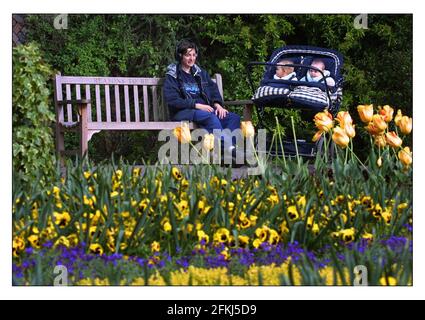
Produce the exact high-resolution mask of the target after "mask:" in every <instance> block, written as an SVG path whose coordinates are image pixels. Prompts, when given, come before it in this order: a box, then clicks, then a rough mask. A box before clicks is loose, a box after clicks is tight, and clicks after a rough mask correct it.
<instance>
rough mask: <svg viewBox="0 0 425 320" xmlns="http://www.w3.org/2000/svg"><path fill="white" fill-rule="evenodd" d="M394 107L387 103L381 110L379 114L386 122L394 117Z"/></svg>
mask: <svg viewBox="0 0 425 320" xmlns="http://www.w3.org/2000/svg"><path fill="white" fill-rule="evenodd" d="M393 113H394V109H393V108H391V107H390V106H389V105H385V106H383V107H382V108H380V110H379V114H380V115H381V117H382V119H384V121H385V122H390V121H391V120H392V119H393Z"/></svg>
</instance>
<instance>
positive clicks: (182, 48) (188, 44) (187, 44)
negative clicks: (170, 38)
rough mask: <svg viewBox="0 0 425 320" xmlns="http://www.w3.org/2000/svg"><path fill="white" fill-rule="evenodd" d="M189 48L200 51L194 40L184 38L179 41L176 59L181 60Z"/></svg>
mask: <svg viewBox="0 0 425 320" xmlns="http://www.w3.org/2000/svg"><path fill="white" fill-rule="evenodd" d="M189 49H194V50H195V52H196V53H198V47H197V46H196V44H195V43H194V42H193V41H192V40H189V39H183V40H181V41H179V43H178V44H177V46H176V60H177V61H181V59H182V57H183V55H184V54H186V52H187V50H189Z"/></svg>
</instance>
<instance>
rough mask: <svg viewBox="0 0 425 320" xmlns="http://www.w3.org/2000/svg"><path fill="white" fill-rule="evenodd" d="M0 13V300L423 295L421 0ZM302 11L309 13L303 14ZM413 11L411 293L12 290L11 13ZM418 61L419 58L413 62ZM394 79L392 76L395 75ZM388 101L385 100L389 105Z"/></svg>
mask: <svg viewBox="0 0 425 320" xmlns="http://www.w3.org/2000/svg"><path fill="white" fill-rule="evenodd" d="M0 6H1V10H0V30H2V32H1V33H0V37H1V46H0V52H1V59H0V70H1V71H2V72H1V75H0V76H1V78H2V79H1V81H0V84H1V86H0V99H1V104H0V105H1V109H2V114H1V121H2V123H1V126H0V128H1V137H2V141H3V143H5V148H4V149H5V150H6V153H5V154H3V155H2V156H1V163H0V170H1V173H0V176H1V177H2V178H3V183H2V184H1V186H0V188H1V190H0V195H1V201H0V203H1V210H0V213H1V216H2V217H1V218H0V219H1V220H0V228H1V231H0V237H1V240H0V246H1V255H0V261H1V263H0V290H1V291H0V298H2V299H33V298H34V297H37V298H42V299H94V298H95V299H153V300H157V299H158V300H162V299H241V300H246V299H266V300H274V299H278V300H281V299H317V298H319V299H417V298H423V297H424V294H423V292H424V290H423V285H424V277H423V276H422V274H423V273H422V270H423V267H424V265H423V261H424V259H423V258H424V257H423V252H424V250H422V248H421V246H422V243H424V242H423V240H424V239H423V235H424V232H423V227H424V224H423V221H424V219H423V213H424V210H423V209H424V206H423V204H422V201H421V200H422V198H423V196H422V197H421V195H422V192H421V190H420V189H421V184H422V183H421V182H422V179H421V178H422V177H424V176H423V170H424V169H423V164H424V163H425V161H423V160H424V157H423V148H422V146H421V145H422V144H423V141H421V140H422V137H425V136H424V135H423V132H421V131H422V130H423V128H424V127H425V126H424V125H422V123H421V121H423V120H422V116H423V111H422V110H423V109H424V108H425V106H424V105H423V104H424V102H423V98H422V97H421V96H420V92H421V91H423V88H424V81H423V79H424V77H423V75H424V74H425V70H424V63H423V61H422V59H420V57H421V56H423V54H424V49H425V48H424V46H423V42H422V41H420V38H423V35H422V33H423V32H422V31H421V30H424V27H425V26H424V21H425V15H424V13H423V11H421V10H420V9H421V5H420V2H419V1H413V0H405V1H394V0H391V1H389V0H387V1H385V4H384V5H383V3H382V2H380V1H377V2H372V1H369V0H357V1H350V2H348V1H347V2H342V1H340V0H337V1H336V0H332V1H326V2H323V1H315V2H313V1H311V0H298V1H296V2H292V3H290V2H288V1H271V0H263V1H244V2H243V3H241V2H239V1H228V0H214V1H203V0H198V1H192V2H190V1H175V0H162V1H157V2H155V1H147V2H143V1H137V2H131V1H125V0H122V1H119V2H114V1H102V0H91V1H86V0H84V1H81V0H74V1H60V2H59V1H57V0H55V1H53V0H46V1H42V2H40V1H31V0H25V1H24V0H20V1H19V2H18V1H15V2H13V3H12V2H2V3H1V5H0ZM307 8H308V9H307ZM117 12H120V13H241V12H242V13H279V12H280V13H282V14H288V13H359V14H360V13H414V53H415V59H414V62H415V64H414V71H415V72H414V84H415V86H414V106H415V107H414V137H415V139H414V141H415V142H417V141H419V142H418V143H415V144H414V166H415V176H414V183H415V188H414V200H415V201H414V217H415V225H414V237H415V243H414V287H413V288H377V287H373V288H362V287H347V288H335V287H331V288H324V287H318V288H317V287H300V288H296V287H295V288H294V287H291V288H283V287H247V288H246V287H224V288H218V287H195V288H190V287H176V288H174V287H166V288H162V287H147V288H143V287H138V288H129V287H124V288H119V287H113V288H105V287H102V288H75V287H73V288H39V287H25V288H20V287H12V286H11V254H10V242H11V214H10V213H11V200H10V199H11V193H12V192H11V190H12V185H11V181H12V178H11V150H12V149H11V143H12V141H11V139H12V135H11V130H12V128H11V92H12V88H11V79H12V74H11V70H12V68H11V42H12V37H11V33H10V31H11V15H12V13H117ZM418 57H419V58H418ZM395 76H396V75H395ZM389 104H391V102H390V101H389Z"/></svg>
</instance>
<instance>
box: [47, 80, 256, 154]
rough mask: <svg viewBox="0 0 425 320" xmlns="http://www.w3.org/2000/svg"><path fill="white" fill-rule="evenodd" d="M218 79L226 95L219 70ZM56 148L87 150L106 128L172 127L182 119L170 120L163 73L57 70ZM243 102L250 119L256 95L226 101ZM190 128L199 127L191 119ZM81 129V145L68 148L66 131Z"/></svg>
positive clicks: (230, 104)
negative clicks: (100, 74) (89, 74)
mask: <svg viewBox="0 0 425 320" xmlns="http://www.w3.org/2000/svg"><path fill="white" fill-rule="evenodd" d="M213 80H214V81H215V82H216V83H217V86H218V89H219V91H220V93H221V96H222V97H223V82H222V77H221V75H220V74H215V75H214V77H213ZM54 82H55V83H54V93H55V95H54V96H55V109H56V125H55V134H56V151H57V153H58V156H59V158H61V159H62V157H63V156H64V155H72V154H78V155H80V156H81V157H83V156H84V155H86V154H87V152H88V142H89V141H90V139H91V137H92V136H93V134H95V133H98V132H100V131H102V130H163V129H169V130H172V129H174V128H176V127H177V126H180V125H181V123H180V122H175V121H170V120H169V114H168V107H167V106H166V104H165V102H164V97H163V92H162V91H163V90H162V85H163V83H164V79H163V78H129V77H78V76H62V75H61V74H57V75H56V76H55V79H54ZM229 106H239V107H241V106H244V107H245V108H244V112H243V114H244V115H243V119H244V120H251V115H252V106H253V103H252V101H251V100H238V101H225V107H229ZM189 126H190V128H191V129H194V128H195V125H194V124H193V123H189ZM70 131H74V132H77V133H79V148H78V149H77V150H65V143H64V136H65V133H66V132H70Z"/></svg>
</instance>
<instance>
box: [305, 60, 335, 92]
mask: <svg viewBox="0 0 425 320" xmlns="http://www.w3.org/2000/svg"><path fill="white" fill-rule="evenodd" d="M311 66H312V67H315V68H317V69H320V70H321V71H322V72H323V74H324V75H325V79H326V84H327V85H328V86H330V87H334V86H335V80H334V79H332V77H330V72H329V71H328V70H325V63H324V62H323V60H321V59H314V60H313V61H312V62H311ZM300 81H306V82H323V81H324V80H323V76H322V74H321V73H320V72H319V71H317V70H315V69H310V70H309V71H308V72H307V75H306V76H305V77H303V78H301V80H300Z"/></svg>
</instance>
